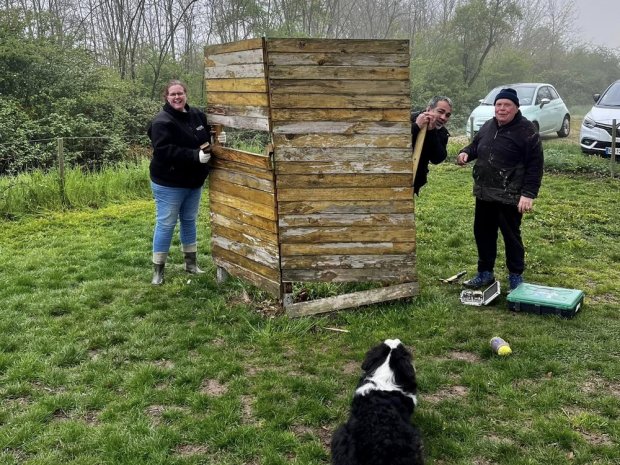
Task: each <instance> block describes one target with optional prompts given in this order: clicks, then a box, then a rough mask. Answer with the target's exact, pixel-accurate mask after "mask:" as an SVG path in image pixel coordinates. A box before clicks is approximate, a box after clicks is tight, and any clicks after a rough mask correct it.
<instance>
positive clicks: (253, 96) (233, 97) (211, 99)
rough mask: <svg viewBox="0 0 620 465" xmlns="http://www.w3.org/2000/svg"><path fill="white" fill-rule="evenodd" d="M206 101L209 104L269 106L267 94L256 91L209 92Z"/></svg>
mask: <svg viewBox="0 0 620 465" xmlns="http://www.w3.org/2000/svg"><path fill="white" fill-rule="evenodd" d="M207 101H208V104H209V105H230V106H257V107H266V106H269V96H268V95H267V94H266V93H258V92H254V93H253V92H209V94H208V95H207Z"/></svg>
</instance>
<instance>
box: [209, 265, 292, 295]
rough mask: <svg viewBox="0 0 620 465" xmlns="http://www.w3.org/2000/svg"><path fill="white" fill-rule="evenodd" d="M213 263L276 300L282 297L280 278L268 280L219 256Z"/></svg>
mask: <svg viewBox="0 0 620 465" xmlns="http://www.w3.org/2000/svg"><path fill="white" fill-rule="evenodd" d="M213 261H214V262H215V264H216V265H217V266H219V267H221V268H224V269H225V270H226V271H228V273H230V274H231V275H232V276H237V277H239V278H242V279H244V280H246V281H248V282H250V283H252V284H254V285H255V286H256V287H258V288H260V289H262V290H264V291H266V292H268V293H269V294H271V295H272V296H273V297H275V298H279V297H280V290H281V285H280V280H279V278H278V279H274V280H272V279H269V278H266V277H264V276H262V275H260V274H258V273H255V272H253V271H250V270H247V269H245V268H243V267H241V266H239V265H236V264H234V263H230V262H228V261H226V260H225V259H223V258H220V257H218V256H214V257H213Z"/></svg>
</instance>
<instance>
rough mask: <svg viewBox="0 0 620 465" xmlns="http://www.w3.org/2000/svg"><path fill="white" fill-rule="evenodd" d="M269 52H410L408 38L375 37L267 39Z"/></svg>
mask: <svg viewBox="0 0 620 465" xmlns="http://www.w3.org/2000/svg"><path fill="white" fill-rule="evenodd" d="M265 47H266V49H267V51H268V52H283V53H294V52H305V53H308V52H314V53H317V52H328V53H329V52H333V51H334V50H338V51H339V52H341V53H343V54H350V53H407V54H408V53H409V41H408V40H374V39H358V40H355V39H333V40H328V39H267V40H266V41H265Z"/></svg>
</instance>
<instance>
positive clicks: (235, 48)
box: [205, 37, 263, 56]
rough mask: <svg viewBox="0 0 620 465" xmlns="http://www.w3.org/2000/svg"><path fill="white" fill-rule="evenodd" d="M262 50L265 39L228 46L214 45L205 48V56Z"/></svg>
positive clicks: (233, 43) (240, 41)
mask: <svg viewBox="0 0 620 465" xmlns="http://www.w3.org/2000/svg"><path fill="white" fill-rule="evenodd" d="M255 48H258V49H261V50H262V48H263V39H262V38H260V37H259V38H257V39H246V40H238V41H235V42H229V43H226V44H213V45H207V46H206V47H205V56H210V55H217V54H220V53H231V52H240V51H242V50H252V49H255Z"/></svg>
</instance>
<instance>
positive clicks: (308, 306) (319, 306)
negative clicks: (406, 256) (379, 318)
mask: <svg viewBox="0 0 620 465" xmlns="http://www.w3.org/2000/svg"><path fill="white" fill-rule="evenodd" d="M418 292H419V286H418V283H417V282H410V283H403V284H395V285H393V286H388V287H381V288H378V289H369V290H366V291H359V292H352V293H349V294H344V295H338V296H335V297H327V298H324V299H317V300H311V301H308V302H297V303H293V304H290V305H286V307H285V308H286V314H287V315H288V316H290V317H293V318H294V317H301V316H307V315H317V314H319V313H327V312H333V311H336V310H344V309H346V308H353V307H360V306H362V305H370V304H374V303H378V302H385V301H388V300H395V299H402V298H404V297H411V296H414V295H416V294H417V293H418Z"/></svg>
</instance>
